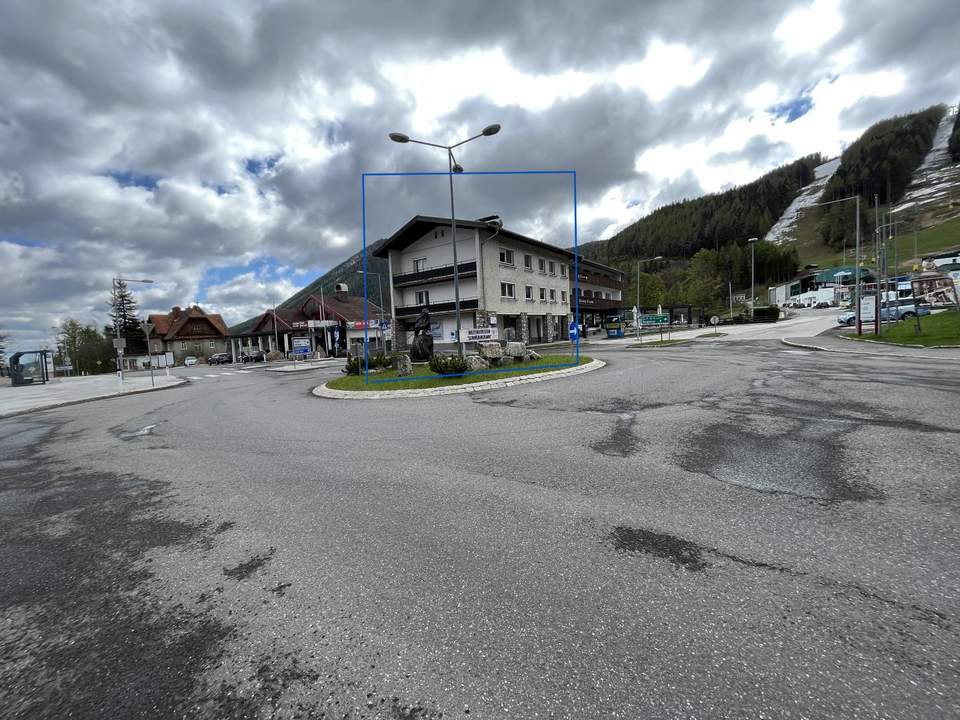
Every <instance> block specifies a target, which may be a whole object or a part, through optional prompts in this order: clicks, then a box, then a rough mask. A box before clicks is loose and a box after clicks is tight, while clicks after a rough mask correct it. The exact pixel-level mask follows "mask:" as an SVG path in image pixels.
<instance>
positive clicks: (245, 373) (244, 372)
mask: <svg viewBox="0 0 960 720" xmlns="http://www.w3.org/2000/svg"><path fill="white" fill-rule="evenodd" d="M237 372H238V373H241V374H243V375H249V374H250V373H252V372H253V370H237Z"/></svg>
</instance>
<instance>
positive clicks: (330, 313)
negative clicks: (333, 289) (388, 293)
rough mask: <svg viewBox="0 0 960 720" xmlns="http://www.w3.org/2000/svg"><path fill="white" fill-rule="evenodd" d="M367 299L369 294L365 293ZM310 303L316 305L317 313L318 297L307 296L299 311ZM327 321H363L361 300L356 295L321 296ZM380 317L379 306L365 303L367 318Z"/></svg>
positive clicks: (369, 302)
mask: <svg viewBox="0 0 960 720" xmlns="http://www.w3.org/2000/svg"><path fill="white" fill-rule="evenodd" d="M367 296H368V298H369V292H368V293H367ZM311 302H314V303H316V305H317V309H318V313H314V314H319V308H320V296H319V295H312V294H311V295H308V296H307V297H306V299H304V301H303V302H302V303H301V304H300V311H301V312H303V309H304V308H305V307H306V306H307V305H308V304H309V303H311ZM322 314H323V315H324V316H325V317H326V318H327V320H343V321H344V322H357V321H360V320H363V298H362V297H358V296H357V295H339V296H338V295H337V294H336V293H334V294H332V295H327V294H324V296H323V313H322ZM379 315H380V306H379V305H377V304H375V303H373V302H371V301H370V300H368V301H367V317H368V318H373V317H377V316H379Z"/></svg>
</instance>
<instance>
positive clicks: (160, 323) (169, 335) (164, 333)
mask: <svg viewBox="0 0 960 720" xmlns="http://www.w3.org/2000/svg"><path fill="white" fill-rule="evenodd" d="M174 312H175V310H171V311H170V312H169V313H166V314H154V315H150V316H148V320H149V321H150V322H151V323H153V333H152V334H151V337H154V338H156V337H161V338H163V339H164V340H175V339H176V338H177V336H178V333H179V332H180V330H181V329H183V326H184V325H186V324H187V321H189V320H191V319H202V320H206V321H207V322H209V323H210V325H212V326H213V329H214V330H215V331H216V332H217V333H218V334H219V335H222V336H224V337H227V336H228V335H229V334H230V333H229V332H228V330H227V325H226V323H224V322H223V318H222V317H221V316H220V315H219V314H218V313H206V312H204V311H203V309H202V308H201V307H200V306H199V305H194V306H193V307H189V308H186V309H185V310H180V315H179V317H174Z"/></svg>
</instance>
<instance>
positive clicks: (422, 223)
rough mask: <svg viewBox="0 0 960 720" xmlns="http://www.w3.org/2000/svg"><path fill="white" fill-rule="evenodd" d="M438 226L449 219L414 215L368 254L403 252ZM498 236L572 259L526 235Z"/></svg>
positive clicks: (463, 223) (481, 225) (468, 223)
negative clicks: (392, 251)
mask: <svg viewBox="0 0 960 720" xmlns="http://www.w3.org/2000/svg"><path fill="white" fill-rule="evenodd" d="M456 222H457V227H458V228H461V227H462V228H472V229H477V230H491V227H490V225H488V224H487V223H485V222H480V221H479V220H459V219H458V220H457V221H456ZM438 225H444V226H448V225H450V218H441V217H434V216H431V215H414V216H413V217H412V218H410V220H408V221H407V223H406V224H405V225H404V226H403V227H402V228H400V229H399V230H397V231H396V232H395V233H394V234H393V235H391V236H390V237H388V238H386V239H385V240H381V241H380V242H378V243H377V245H376V247H375V248H374V249H372V250H371V251H370V252H371V254H372V255H373V256H374V257H379V258H385V257H387V253H388V251H390V250H403V249H404V248H407V247H409V246H410V245H412V244H413V243H415V242H416V241H417V240H419V239H420V238H422V237H423V236H424V235H425V234H427V233H428V232H430V230H431V229H432V228H435V227H436V226H438ZM498 235H499V236H500V237H505V238H510V239H511V240H517V241H519V242H523V243H527V244H528V245H533V246H534V247H539V248H541V249H543V250H549V251H550V252H555V253H559V254H560V255H566V256H567V257H570V258H571V259H572V258H573V257H574V254H573V251H571V250H567V249H566V248H561V247H557V246H555V245H550V244H549V243H545V242H542V241H540V240H534V239H533V238H530V237H527V236H526V235H521V234H520V233H515V232H513V231H512V230H507V229H506V228H502V229H501V230H500V232H499V233H498Z"/></svg>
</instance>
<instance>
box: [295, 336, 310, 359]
mask: <svg viewBox="0 0 960 720" xmlns="http://www.w3.org/2000/svg"><path fill="white" fill-rule="evenodd" d="M309 354H310V338H308V337H295V338H293V361H294V362H296V361H297V356H298V355H309Z"/></svg>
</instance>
